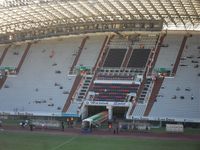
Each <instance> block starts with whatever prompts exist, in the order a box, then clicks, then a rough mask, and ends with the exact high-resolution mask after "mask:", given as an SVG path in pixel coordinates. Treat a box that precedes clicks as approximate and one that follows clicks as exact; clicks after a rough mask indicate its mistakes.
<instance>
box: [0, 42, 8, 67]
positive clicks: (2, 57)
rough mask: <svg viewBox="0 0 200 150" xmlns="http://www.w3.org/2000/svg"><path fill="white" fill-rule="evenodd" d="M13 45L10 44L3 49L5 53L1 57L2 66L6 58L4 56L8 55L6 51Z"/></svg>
mask: <svg viewBox="0 0 200 150" xmlns="http://www.w3.org/2000/svg"><path fill="white" fill-rule="evenodd" d="M10 47H11V45H8V46H7V47H6V48H5V49H4V51H3V54H2V55H1V58H0V66H1V64H2V62H3V59H4V57H5V56H6V53H7V52H8V49H9V48H10Z"/></svg>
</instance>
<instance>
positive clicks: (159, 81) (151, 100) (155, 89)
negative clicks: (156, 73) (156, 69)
mask: <svg viewBox="0 0 200 150" xmlns="http://www.w3.org/2000/svg"><path fill="white" fill-rule="evenodd" d="M163 81H164V77H157V78H156V80H155V81H154V85H153V88H152V92H151V95H150V97H149V101H148V104H147V107H146V110H145V112H144V116H148V115H149V113H150V111H151V108H152V107H153V104H154V102H155V101H156V97H157V95H158V93H159V91H160V88H161V86H162V83H163Z"/></svg>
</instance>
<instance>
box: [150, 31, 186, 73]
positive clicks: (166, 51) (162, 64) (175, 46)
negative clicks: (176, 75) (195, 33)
mask: <svg viewBox="0 0 200 150" xmlns="http://www.w3.org/2000/svg"><path fill="white" fill-rule="evenodd" d="M183 36H184V35H181V34H179V35H175V34H167V35H166V37H165V38H164V41H163V44H162V47H161V49H160V53H159V56H158V58H157V61H156V64H155V67H154V68H155V69H156V68H166V69H169V70H172V68H173V66H174V64H175V61H176V57H177V54H178V51H179V49H180V46H181V43H182V39H183ZM166 58H167V59H166Z"/></svg>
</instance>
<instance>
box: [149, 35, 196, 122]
mask: <svg viewBox="0 0 200 150" xmlns="http://www.w3.org/2000/svg"><path fill="white" fill-rule="evenodd" d="M175 37H177V36H176V35H174V37H173V39H175ZM180 39H181V40H182V39H183V38H182V37H181V38H180ZM199 43H200V36H199V35H195V34H194V35H193V36H192V37H188V39H187V42H186V46H185V48H184V51H183V54H182V56H181V61H180V64H179V66H178V70H177V73H176V76H175V78H166V79H165V80H164V82H163V85H162V87H161V90H160V92H159V94H158V96H157V99H156V102H155V103H154V106H153V108H152V111H151V112H150V115H149V116H150V117H155V118H156V117H157V118H164V117H167V118H174V119H175V118H176V119H177V118H178V119H180V120H184V119H189V120H191V119H196V120H200V118H199V114H200V107H199V106H200V100H199V97H200V92H199V89H200V84H199V83H200V71H199V65H200V53H199V49H198V47H199ZM169 44H170V43H169ZM170 45H172V44H170ZM173 45H174V46H175V45H176V44H175V43H174V44H173ZM170 56H171V55H170ZM165 57H166V56H165ZM163 58H164V56H163ZM170 60H171V58H169V61H170ZM166 62H168V61H166ZM157 65H158V66H159V65H163V64H162V63H160V64H157ZM159 67H160V66H159ZM161 110H162V111H161Z"/></svg>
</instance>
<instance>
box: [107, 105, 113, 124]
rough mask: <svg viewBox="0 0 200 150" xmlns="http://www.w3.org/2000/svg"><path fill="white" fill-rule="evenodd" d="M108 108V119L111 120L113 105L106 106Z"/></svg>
mask: <svg viewBox="0 0 200 150" xmlns="http://www.w3.org/2000/svg"><path fill="white" fill-rule="evenodd" d="M107 109H108V120H109V121H111V120H112V119H113V107H112V106H107Z"/></svg>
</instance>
